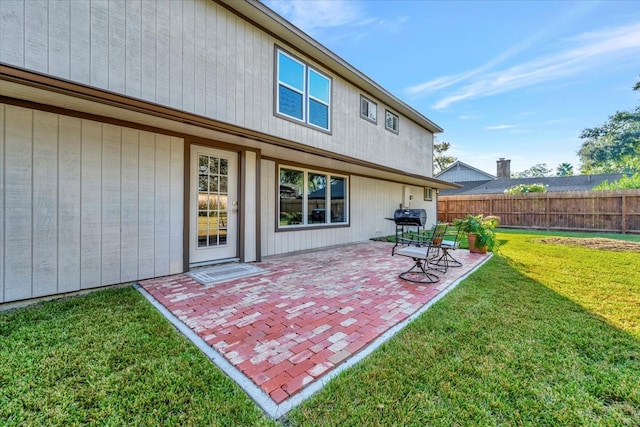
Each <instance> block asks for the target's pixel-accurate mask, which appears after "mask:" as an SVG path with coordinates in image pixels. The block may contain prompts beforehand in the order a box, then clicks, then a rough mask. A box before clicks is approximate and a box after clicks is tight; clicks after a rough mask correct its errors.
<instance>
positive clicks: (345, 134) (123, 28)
mask: <svg viewBox="0 0 640 427" xmlns="http://www.w3.org/2000/svg"><path fill="white" fill-rule="evenodd" d="M0 19H1V20H2V21H1V22H0V36H1V38H0V45H1V46H0V61H2V62H5V63H8V64H12V65H15V66H18V67H24V68H27V69H31V70H34V71H38V72H42V73H47V74H50V75H52V76H56V77H60V78H64V79H71V80H73V81H77V82H79V83H84V84H90V85H92V86H96V87H99V88H102V89H106V90H110V91H113V92H117V93H121V94H125V95H128V96H131V97H135V98H141V99H144V100H146V101H150V102H153V103H158V104H161V105H165V106H169V107H172V108H176V109H180V110H184V111H187V112H192V113H196V114H199V115H203V116H207V117H210V118H213V119H216V120H220V121H223V122H227V123H231V124H234V125H238V126H242V127H246V128H249V129H252V130H257V131H260V132H264V133H267V134H271V135H276V136H279V137H282V138H286V139H289V140H293V141H297V142H300V143H302V144H307V145H310V146H313V147H317V148H321V149H324V150H329V151H333V152H337V153H341V154H344V155H347V156H351V157H355V158H360V159H364V160H366V161H369V162H373V163H378V164H381V165H385V166H389V167H393V168H397V169H402V170H406V171H408V172H411V173H416V174H421V175H429V174H431V171H432V159H431V155H432V154H431V153H432V149H433V147H432V142H433V141H432V134H431V133H429V132H428V131H426V130H425V129H423V128H421V127H420V126H418V125H417V124H415V123H413V122H411V121H409V120H408V119H407V118H405V117H402V116H400V124H399V126H400V133H399V135H396V134H394V133H392V132H389V131H387V130H385V128H384V114H385V109H386V108H388V106H387V105H384V104H383V103H382V102H380V101H379V100H377V99H376V98H375V97H373V96H372V95H371V94H366V93H365V94H364V95H366V96H367V97H368V98H369V99H371V100H372V101H374V102H376V103H377V108H378V123H377V124H372V123H371V122H369V121H367V120H364V119H361V118H360V95H361V94H362V93H361V92H360V91H359V90H358V88H357V87H356V86H354V85H353V84H351V83H350V82H347V81H345V80H343V79H342V78H340V77H339V76H337V75H335V74H334V73H332V72H331V70H327V69H325V68H323V67H322V66H320V65H319V64H317V63H315V62H314V61H313V60H312V59H310V58H308V57H306V56H305V55H304V54H302V53H300V52H296V51H291V53H292V54H294V55H296V56H298V57H299V58H300V59H301V60H303V61H306V62H308V63H309V64H311V65H312V66H314V67H316V68H317V69H319V70H320V71H322V72H324V73H326V74H327V75H329V76H331V77H332V81H333V90H332V129H331V131H332V134H326V133H323V132H320V131H318V130H315V129H311V128H309V127H305V126H303V125H300V124H298V123H293V122H291V121H287V120H283V119H281V118H279V117H275V116H274V114H273V96H274V95H273V94H274V49H275V45H276V44H279V45H281V44H282V43H281V42H280V41H278V40H276V39H274V38H273V37H272V36H271V35H269V34H266V33H264V32H262V31H261V30H259V29H257V28H256V27H254V26H252V25H251V24H249V23H247V22H245V21H244V20H242V19H240V18H239V17H238V16H236V15H234V14H233V13H231V12H229V11H227V10H226V9H225V8H224V7H222V6H219V5H218V4H216V3H215V2H212V1H209V0H173V1H163V2H156V1H155V0H144V1H139V0H132V1H126V2H124V1H115V0H113V1H92V2H88V1H66V0H63V1H55V2H48V1H28V2H24V3H23V2H22V1H19V0H18V1H0Z"/></svg>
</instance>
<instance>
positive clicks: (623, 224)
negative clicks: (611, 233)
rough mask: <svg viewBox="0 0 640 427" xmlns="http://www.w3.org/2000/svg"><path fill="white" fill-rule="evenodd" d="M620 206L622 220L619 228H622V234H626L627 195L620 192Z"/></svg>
mask: <svg viewBox="0 0 640 427" xmlns="http://www.w3.org/2000/svg"><path fill="white" fill-rule="evenodd" d="M621 197H622V207H621V209H620V210H621V211H622V220H621V224H620V225H621V228H622V234H626V232H627V197H626V196H625V195H624V194H622V195H621Z"/></svg>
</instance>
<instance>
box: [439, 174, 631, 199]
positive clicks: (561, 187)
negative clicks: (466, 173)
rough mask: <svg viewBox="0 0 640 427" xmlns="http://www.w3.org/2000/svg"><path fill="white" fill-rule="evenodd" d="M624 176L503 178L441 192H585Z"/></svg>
mask: <svg viewBox="0 0 640 427" xmlns="http://www.w3.org/2000/svg"><path fill="white" fill-rule="evenodd" d="M622 176H623V174H620V173H610V174H603V175H573V176H553V177H544V178H512V179H507V178H502V179H492V180H486V181H470V182H459V184H461V185H462V186H463V187H462V188H457V189H455V190H440V192H439V195H441V196H454V195H462V194H464V195H467V194H498V193H504V190H506V189H508V188H511V187H513V186H514V185H518V184H538V183H540V184H544V185H546V186H547V191H584V190H591V189H592V188H593V187H594V186H596V185H598V184H600V183H601V182H603V181H605V180H606V181H609V182H612V181H617V180H619V179H620V178H622Z"/></svg>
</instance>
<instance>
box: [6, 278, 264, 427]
mask: <svg viewBox="0 0 640 427" xmlns="http://www.w3.org/2000/svg"><path fill="white" fill-rule="evenodd" d="M0 360H1V361H2V362H1V363H0V390H1V393H0V425H2V426H13V425H15V426H18V425H19V426H41V425H47V426H55V425H65V426H68V425H87V424H89V425H107V426H108V425H113V426H121V425H139V426H142V425H147V426H157V425H167V426H170V425H177V426H196V425H197V426H200V425H208V426H215V425H220V426H233V425H252V426H253V425H265V426H269V425H275V423H274V422H273V421H271V420H268V419H266V417H264V416H263V414H262V412H261V411H260V410H259V409H258V408H257V407H256V406H255V405H254V403H253V402H252V401H251V399H249V398H248V397H247V396H246V395H245V394H244V392H243V391H242V390H241V389H240V388H239V387H238V386H237V385H236V384H235V383H234V382H233V381H231V380H230V379H229V378H228V377H226V376H225V375H224V374H223V373H222V372H221V371H220V370H218V369H217V368H216V367H215V366H214V365H213V364H211V362H210V361H209V360H208V359H207V358H206V357H205V356H204V355H203V354H202V353H201V352H200V351H199V350H198V349H197V348H196V347H194V346H193V345H192V344H191V343H190V342H188V341H187V340H186V339H185V338H183V337H182V336H181V335H180V334H179V333H177V331H175V329H174V328H173V327H172V326H170V325H169V324H168V323H167V321H166V320H165V319H164V318H163V317H162V316H161V315H160V314H159V313H158V312H157V311H156V310H155V309H154V308H153V307H152V306H151V305H150V304H149V303H148V302H147V301H146V300H145V299H144V298H143V297H142V296H141V295H140V294H139V293H138V292H137V291H135V290H134V289H132V288H127V289H116V290H106V291H100V292H95V293H92V294H90V295H87V296H84V297H79V298H73V299H67V300H59V301H54V302H48V303H44V304H41V305H38V306H34V307H30V308H25V309H20V310H15V311H10V312H6V313H3V314H0Z"/></svg>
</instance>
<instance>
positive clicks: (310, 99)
mask: <svg viewBox="0 0 640 427" xmlns="http://www.w3.org/2000/svg"><path fill="white" fill-rule="evenodd" d="M276 75H277V90H276V113H277V114H278V115H281V116H285V117H287V118H290V119H294V120H296V121H300V122H303V123H306V124H308V125H311V126H313V127H315V128H319V129H322V130H325V131H330V130H331V79H330V78H329V77H327V76H325V75H324V74H322V73H321V72H319V71H318V70H316V69H314V68H313V67H311V66H310V65H308V64H306V63H304V62H302V61H300V60H298V59H297V58H294V57H293V56H291V55H289V54H288V53H285V52H283V51H281V50H277V66H276Z"/></svg>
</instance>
